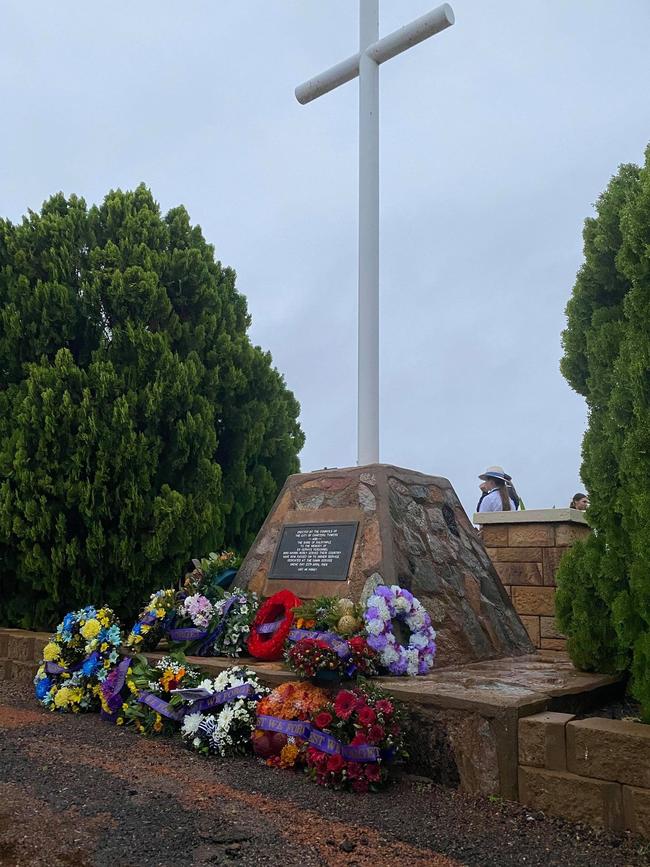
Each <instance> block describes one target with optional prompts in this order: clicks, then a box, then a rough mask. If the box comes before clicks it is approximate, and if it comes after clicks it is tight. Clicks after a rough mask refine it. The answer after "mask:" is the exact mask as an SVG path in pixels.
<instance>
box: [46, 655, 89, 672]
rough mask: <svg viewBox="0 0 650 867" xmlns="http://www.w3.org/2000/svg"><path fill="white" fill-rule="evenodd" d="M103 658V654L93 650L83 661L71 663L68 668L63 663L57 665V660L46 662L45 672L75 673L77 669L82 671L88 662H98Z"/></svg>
mask: <svg viewBox="0 0 650 867" xmlns="http://www.w3.org/2000/svg"><path fill="white" fill-rule="evenodd" d="M101 658H102V656H101V654H100V653H98V652H97V651H96V650H93V652H92V653H89V654H88V656H86V657H85V659H82V660H81V662H75V664H74V665H71V666H69V667H68V668H65V666H63V665H57V663H56V662H46V663H45V672H46V674H74V673H75V672H76V671H80V670H81V669H82V668H83V667H84V665H85V664H86V663H87V662H90V661H92V662H98V661H99V660H100V659H101Z"/></svg>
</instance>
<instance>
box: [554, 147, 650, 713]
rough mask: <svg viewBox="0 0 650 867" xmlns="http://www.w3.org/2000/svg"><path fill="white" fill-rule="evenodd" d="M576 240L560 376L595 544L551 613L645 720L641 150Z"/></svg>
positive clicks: (649, 244) (646, 204) (646, 401)
mask: <svg viewBox="0 0 650 867" xmlns="http://www.w3.org/2000/svg"><path fill="white" fill-rule="evenodd" d="M596 210H597V215H596V217H595V218H593V219H588V220H587V221H586V224H585V231H584V242H585V244H584V256H585V260H584V264H583V266H582V268H581V269H580V272H579V273H578V277H577V279H576V283H575V286H574V290H573V295H572V298H571V300H570V301H569V304H568V305H567V329H566V331H565V332H564V334H563V344H564V357H563V359H562V363H561V367H562V372H563V373H564V375H565V377H566V378H567V380H568V381H569V383H570V384H571V385H572V386H573V388H575V390H576V391H578V392H579V393H580V394H582V395H584V397H585V399H586V401H587V406H588V409H589V425H588V429H587V431H586V433H585V437H584V441H583V449H582V454H583V463H582V477H583V480H584V482H585V484H586V485H587V487H588V489H589V492H590V498H591V506H590V509H589V512H588V518H589V523H590V524H591V526H592V528H593V534H592V536H591V537H590V538H589V539H588V540H587V541H585V542H583V543H580V544H577V545H576V546H575V547H574V548H572V549H571V551H570V552H569V553H568V554H567V555H566V556H565V557H564V558H563V560H562V563H561V566H560V570H559V573H558V594H557V600H556V605H557V613H558V618H559V623H560V626H561V628H562V629H564V631H565V632H566V633H567V634H568V635H569V651H570V653H571V655H572V657H573V659H574V660H575V662H576V663H577V664H578V665H579V666H580V667H582V668H587V669H592V670H594V669H598V670H601V671H623V670H625V669H626V668H628V667H629V668H630V669H631V673H632V681H631V686H632V691H633V693H634V694H635V695H636V696H637V697H638V698H639V700H640V701H641V703H642V707H643V712H644V714H645V715H646V716H647V717H648V718H649V719H650V569H649V568H648V563H650V534H649V530H648V528H649V527H650V148H649V149H648V151H647V152H646V161H645V165H644V167H643V168H641V169H639V168H638V167H637V166H632V165H627V166H622V167H621V169H620V170H619V172H618V174H617V175H616V176H615V177H614V178H613V179H612V181H611V182H610V184H609V186H608V187H607V189H606V190H605V192H604V193H603V194H602V196H601V197H600V199H599V201H598V204H597V209H596Z"/></svg>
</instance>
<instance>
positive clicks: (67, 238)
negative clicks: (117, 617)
mask: <svg viewBox="0 0 650 867" xmlns="http://www.w3.org/2000/svg"><path fill="white" fill-rule="evenodd" d="M249 324H250V318H249V315H248V313H247V308H246V301H245V299H244V297H243V296H242V295H241V294H240V293H239V292H238V291H237V290H236V288H235V273H234V271H232V270H231V269H229V268H224V267H222V266H221V264H220V263H219V262H217V261H215V258H214V251H213V248H212V247H211V246H210V245H209V244H207V243H206V242H205V240H204V239H203V237H202V234H201V230H200V228H199V227H198V226H192V225H191V224H190V220H189V217H188V214H187V212H186V211H185V209H184V208H182V207H178V208H174V209H173V210H171V211H170V212H169V213H168V214H167V215H166V216H164V217H163V216H161V213H160V209H159V207H158V205H157V204H156V203H155V201H154V199H153V198H152V195H151V193H150V192H149V190H148V189H146V187H144V186H140V187H138V188H137V189H136V190H135V191H133V192H121V191H112V192H110V193H109V194H108V195H107V196H106V198H105V200H104V202H103V204H102V205H101V206H98V207H91V208H90V209H88V208H87V207H86V204H85V202H84V201H83V199H80V198H77V197H75V196H72V197H70V198H68V199H66V198H65V197H64V196H63V195H61V194H59V195H56V196H54V197H52V198H51V199H50V200H49V201H47V202H46V203H45V204H44V205H43V208H42V210H41V212H40V213H31V212H30V213H29V215H28V216H27V217H26V218H24V219H23V221H22V223H21V224H20V225H14V224H12V223H11V222H9V221H8V220H1V221H0V623H2V624H9V625H13V626H21V627H38V628H49V627H51V626H52V624H54V623H55V622H56V621H57V620H58V619H59V618H60V617H61V615H62V614H63V613H64V612H65V611H68V610H70V609H73V608H76V607H79V606H80V605H85V604H87V603H89V602H94V603H97V604H101V603H103V602H106V603H107V604H109V605H111V606H112V607H114V608H115V609H117V610H118V612H120V613H121V614H122V615H123V616H126V617H131V616H133V613H134V612H136V611H138V610H139V608H140V607H141V606H142V604H143V602H144V601H145V600H146V598H147V595H148V593H149V592H150V591H151V590H152V589H155V588H157V587H159V586H161V585H163V586H171V585H172V584H173V583H175V581H176V580H177V579H178V577H179V576H180V575H181V574H182V571H183V569H184V567H185V565H186V563H187V560H188V558H189V557H190V556H193V555H201V554H204V553H206V552H207V551H209V550H215V549H216V550H219V549H220V548H221V547H222V546H232V547H235V548H236V549H239V550H242V551H243V550H245V549H246V547H247V546H248V545H249V544H250V542H251V541H252V539H253V537H254V535H255V533H256V531H257V529H258V528H259V526H260V524H261V523H262V521H263V520H264V517H265V516H266V514H267V511H268V509H269V508H270V506H271V504H272V502H273V500H274V498H275V496H276V494H277V491H278V488H279V486H280V485H281V484H282V483H283V482H284V480H285V478H286V476H287V474H289V473H291V472H296V471H297V470H298V458H297V455H298V452H299V451H300V449H301V447H302V444H303V441H304V437H303V434H302V431H301V430H300V427H299V425H298V421H297V419H298V414H299V406H298V403H297V402H296V400H295V399H294V397H293V395H292V393H291V392H290V391H289V390H288V389H287V388H286V386H285V384H284V381H283V378H282V377H281V376H280V374H279V373H278V372H277V370H275V369H274V368H273V367H272V363H271V357H270V355H268V353H265V352H263V351H262V350H261V349H260V348H259V347H255V346H253V345H252V344H251V342H250V340H249V338H248V336H247V328H248V326H249Z"/></svg>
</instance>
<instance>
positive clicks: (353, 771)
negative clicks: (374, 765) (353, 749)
mask: <svg viewBox="0 0 650 867" xmlns="http://www.w3.org/2000/svg"><path fill="white" fill-rule="evenodd" d="M347 771H348V777H349V778H350V779H351V780H358V779H360V778H361V777H362V776H363V767H362V766H361V765H360V764H359V762H348V768H347Z"/></svg>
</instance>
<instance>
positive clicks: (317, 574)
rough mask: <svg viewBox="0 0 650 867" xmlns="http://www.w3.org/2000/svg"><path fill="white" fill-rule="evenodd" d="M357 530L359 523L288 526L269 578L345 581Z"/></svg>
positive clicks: (281, 539) (286, 525) (283, 533)
mask: <svg viewBox="0 0 650 867" xmlns="http://www.w3.org/2000/svg"><path fill="white" fill-rule="evenodd" d="M358 527H359V522H358V521H346V522H345V523H341V524H285V525H284V527H283V528H282V535H281V536H280V541H279V542H278V545H277V548H276V549H275V554H274V556H273V562H272V564H271V569H270V571H269V578H281V579H285V580H291V579H294V580H297V579H302V580H303V581H304V580H305V579H315V580H318V581H345V579H346V578H347V577H348V570H349V568H350V560H351V559H352V549H353V547H354V540H355V538H356V535H357V529H358Z"/></svg>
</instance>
